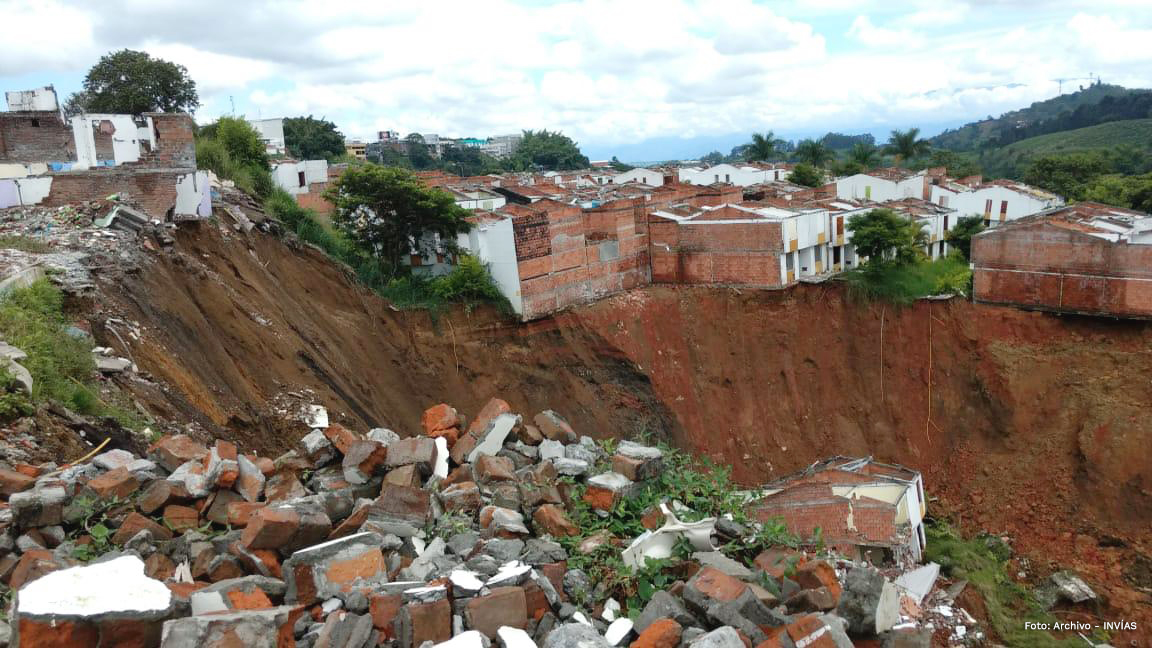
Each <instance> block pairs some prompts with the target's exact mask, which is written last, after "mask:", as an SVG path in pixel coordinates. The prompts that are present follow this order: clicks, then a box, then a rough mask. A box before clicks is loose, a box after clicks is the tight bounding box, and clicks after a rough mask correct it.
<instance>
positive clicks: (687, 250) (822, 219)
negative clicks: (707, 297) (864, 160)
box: [649, 203, 856, 288]
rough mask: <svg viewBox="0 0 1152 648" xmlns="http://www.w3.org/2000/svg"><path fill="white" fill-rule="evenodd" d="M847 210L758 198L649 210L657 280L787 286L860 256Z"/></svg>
mask: <svg viewBox="0 0 1152 648" xmlns="http://www.w3.org/2000/svg"><path fill="white" fill-rule="evenodd" d="M845 218H846V217H845V216H844V215H843V214H834V213H831V212H830V211H829V210H827V209H823V208H791V207H778V206H769V205H762V204H758V203H738V204H732V203H725V204H722V205H718V206H710V205H702V206H699V207H694V206H691V205H675V206H671V207H668V208H664V209H657V210H654V211H653V212H652V216H651V219H650V222H649V232H650V236H651V249H652V251H651V260H652V280H653V281H655V282H663V283H693V284H725V285H737V286H748V287H752V288H782V287H784V286H787V285H790V284H792V283H795V282H796V281H800V280H803V279H805V278H810V277H818V276H822V275H826V274H827V273H830V272H834V271H838V270H840V269H841V268H842V267H844V266H845V264H847V265H851V264H853V263H854V262H855V260H856V254H855V250H854V249H853V248H852V247H851V242H850V241H849V240H848V239H846V237H845V231H844V229H845Z"/></svg>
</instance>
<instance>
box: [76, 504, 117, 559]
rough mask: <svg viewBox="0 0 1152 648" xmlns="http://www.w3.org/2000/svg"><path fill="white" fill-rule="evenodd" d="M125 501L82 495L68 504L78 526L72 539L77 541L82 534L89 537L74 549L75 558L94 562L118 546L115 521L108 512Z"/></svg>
mask: <svg viewBox="0 0 1152 648" xmlns="http://www.w3.org/2000/svg"><path fill="white" fill-rule="evenodd" d="M125 503H126V502H125V501H124V500H121V499H120V498H118V497H110V498H107V499H103V498H99V497H89V496H83V495H82V496H80V497H77V498H76V499H75V500H73V501H72V502H71V503H70V504H69V505H68V513H69V514H70V517H71V518H72V519H75V520H76V521H77V528H76V530H75V531H74V532H73V533H72V534H71V538H70V539H71V540H73V541H75V540H77V539H78V538H80V537H81V536H87V538H88V539H87V542H86V543H84V544H77V545H76V547H75V549H73V550H72V557H73V558H75V559H76V560H79V561H80V562H92V561H93V560H96V559H97V558H99V557H100V556H103V555H104V554H106V553H108V552H109V551H112V550H113V549H115V548H116V545H115V544H114V543H113V542H112V536H113V534H114V533H115V531H114V528H115V523H114V522H110V521H109V516H108V513H109V512H111V511H113V510H114V509H116V508H118V507H120V506H123V505H124V504H125ZM110 524H111V525H112V526H109V525H110Z"/></svg>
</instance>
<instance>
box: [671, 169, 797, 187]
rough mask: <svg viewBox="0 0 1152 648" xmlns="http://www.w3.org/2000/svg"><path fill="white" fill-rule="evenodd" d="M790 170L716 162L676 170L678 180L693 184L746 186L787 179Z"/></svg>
mask: <svg viewBox="0 0 1152 648" xmlns="http://www.w3.org/2000/svg"><path fill="white" fill-rule="evenodd" d="M790 173H791V171H790V170H789V169H788V168H787V167H785V166H774V165H756V166H751V165H745V166H739V167H738V166H734V165H731V164H717V165H716V166H713V167H707V168H700V167H684V168H681V169H680V170H679V172H678V177H679V180H680V182H683V183H687V184H694V185H711V184H716V183H724V184H731V185H736V186H738V187H748V186H751V185H754V184H760V183H762V182H769V181H773V180H787V179H788V174H790Z"/></svg>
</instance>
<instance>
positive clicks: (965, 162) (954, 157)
mask: <svg viewBox="0 0 1152 648" xmlns="http://www.w3.org/2000/svg"><path fill="white" fill-rule="evenodd" d="M917 166H921V167H924V168H928V167H946V168H947V169H948V173H949V174H950V175H952V176H955V177H957V178H965V177H968V176H974V175H981V173H982V171H981V169H980V164H979V163H977V162H976V161H975V160H973V159H971V158H969V157H967V156H964V155H961V154H959V153H957V152H955V151H949V150H947V149H933V150H932V152H931V153H929V154H928V159H927V160H926V161H925V162H924V163H923V164H921V165H917Z"/></svg>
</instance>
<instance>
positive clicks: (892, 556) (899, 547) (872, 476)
mask: <svg viewBox="0 0 1152 648" xmlns="http://www.w3.org/2000/svg"><path fill="white" fill-rule="evenodd" d="M764 493H765V496H764V497H763V499H760V500H758V501H757V502H756V503H754V504H753V505H752V508H753V511H754V513H755V515H756V517H758V518H759V519H760V520H764V521H767V520H771V519H773V518H779V519H781V520H783V522H784V523H785V524H786V525H787V527H788V531H789V532H791V533H795V534H797V535H800V536H804V537H810V536H812V535H814V534H816V533H819V534H820V537H821V538H822V539H823V540H824V542H825V544H827V545H828V546H829V547H834V548H835V549H836V550H837V551H840V552H842V553H844V554H845V555H848V556H852V557H853V558H858V559H861V560H868V561H869V562H873V563H876V564H880V563H891V562H898V563H901V564H907V563H914V562H918V561H919V560H920V559H921V557H922V556H923V552H924V546H925V543H926V541H927V539H926V537H925V535H924V514H925V510H926V509H925V498H924V479H923V478H922V477H921V475H920V473H919V472H916V471H914V470H911V469H909V468H905V467H903V466H896V465H892V464H884V463H880V462H878V461H875V460H874V459H872V458H871V457H867V458H851V457H833V458H831V459H825V460H823V461H819V462H817V463H814V464H812V465H811V466H809V467H808V468H807V469H806V470H804V471H802V472H799V473H796V474H794V475H790V476H788V477H784V478H782V479H779V480H776V481H774V482H772V483H770V484H767V485H765V486H764ZM817 529H819V531H817Z"/></svg>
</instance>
